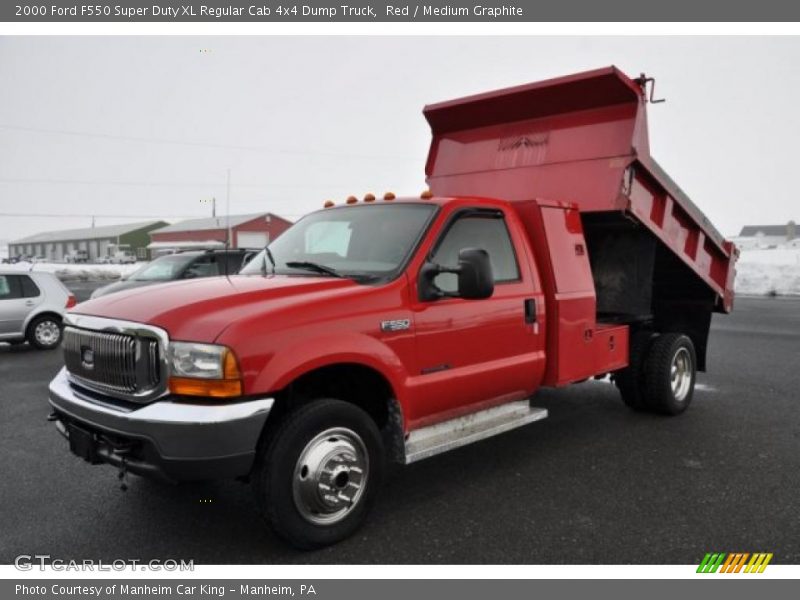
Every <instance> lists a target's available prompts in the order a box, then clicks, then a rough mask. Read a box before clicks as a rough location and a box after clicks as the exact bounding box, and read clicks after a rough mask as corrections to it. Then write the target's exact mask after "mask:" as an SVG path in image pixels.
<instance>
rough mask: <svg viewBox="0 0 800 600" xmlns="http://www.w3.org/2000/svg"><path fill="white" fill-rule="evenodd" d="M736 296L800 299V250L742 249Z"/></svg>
mask: <svg viewBox="0 0 800 600" xmlns="http://www.w3.org/2000/svg"><path fill="white" fill-rule="evenodd" d="M736 293H738V294H752V295H758V296H765V295H775V294H777V295H781V296H800V248H797V247H786V246H784V247H778V248H748V249H742V250H741V255H740V256H739V262H738V263H736Z"/></svg>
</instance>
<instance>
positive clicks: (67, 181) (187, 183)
mask: <svg viewBox="0 0 800 600" xmlns="http://www.w3.org/2000/svg"><path fill="white" fill-rule="evenodd" d="M0 183H44V184H54V185H108V186H135V187H138V186H143V187H149V186H152V187H205V188H208V187H220V188H221V187H224V186H225V185H226V184H225V182H224V181H146V180H139V181H136V180H100V179H58V178H39V177H0ZM231 187H234V188H286V189H295V188H340V189H344V188H349V187H351V186H349V185H347V184H338V183H331V184H329V183H319V184H304V183H231Z"/></svg>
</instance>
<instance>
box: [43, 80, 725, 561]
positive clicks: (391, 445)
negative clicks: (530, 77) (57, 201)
mask: <svg viewBox="0 0 800 600" xmlns="http://www.w3.org/2000/svg"><path fill="white" fill-rule="evenodd" d="M647 81H648V80H647V79H646V78H644V77H642V78H640V79H639V80H632V79H629V78H628V77H627V76H625V75H624V74H622V73H620V72H619V71H618V70H616V69H614V68H613V67H611V68H608V69H602V70H599V71H593V72H589V73H583V74H578V75H574V76H570V77H567V78H561V79H558V80H551V81H547V82H540V83H536V84H529V85H527V86H522V87H520V88H512V89H510V90H500V91H498V92H492V93H490V94H485V95H481V96H476V97H470V98H464V99H460V100H456V101H451V102H447V103H442V104H438V105H432V106H429V107H426V109H425V115H426V118H427V119H428V121H429V123H430V124H431V129H432V132H433V140H432V144H431V151H430V155H429V159H428V163H427V166H426V174H427V181H428V184H429V185H430V190H428V191H426V192H424V193H423V194H421V195H420V196H419V197H408V198H396V197H395V196H394V194H391V193H387V194H386V195H384V196H383V197H382V198H376V197H375V196H374V195H372V194H367V195H366V196H364V197H363V199H358V198H355V197H350V198H348V199H347V200H346V201H345V202H344V203H343V204H340V205H338V206H337V205H334V204H333V203H332V202H328V203H326V205H325V207H324V208H323V209H321V210H318V211H316V212H314V213H311V214H310V215H308V216H306V217H305V218H303V219H301V220H300V221H298V222H297V223H296V224H295V225H294V226H293V227H291V228H290V229H289V230H287V231H286V232H285V233H284V234H283V235H281V236H280V237H279V238H278V239H276V240H275V241H273V242H272V243H271V244H270V245H269V246H268V247H267V248H265V249H264V250H262V251H261V252H260V253H259V254H257V255H256V256H255V257H254V258H253V259H252V260H250V261H249V262H248V263H247V265H246V266H245V267H244V268H243V269H242V271H241V273H240V274H239V275H236V276H230V277H226V278H204V279H193V280H190V281H181V282H172V283H165V284H159V285H156V286H152V287H149V288H146V289H136V290H127V291H121V292H119V293H117V294H114V295H113V296H111V297H101V298H97V299H94V300H91V301H89V302H86V303H84V304H81V305H79V306H78V307H76V308H75V309H73V310H72V311H71V312H70V313H69V314H68V315H67V316H66V317H65V321H64V322H65V329H64V358H65V367H64V369H63V370H62V371H61V372H60V373H59V374H58V376H57V377H56V378H55V379H54V380H53V382H52V383H51V385H50V404H51V405H52V407H53V413H52V415H51V419H52V420H54V421H55V422H56V426H57V428H58V430H59V431H60V432H61V433H62V435H63V436H64V437H66V438H67V440H68V442H69V447H70V450H71V451H72V452H73V453H74V454H76V455H78V456H80V457H82V458H83V459H84V460H86V461H88V462H90V463H94V464H101V463H106V464H111V465H114V466H116V467H117V468H118V469H119V471H120V474H121V476H122V477H123V478H124V477H125V476H126V474H127V473H129V472H130V473H135V474H139V475H144V476H151V477H158V478H161V479H165V480H168V481H173V482H177V481H184V480H192V479H214V478H238V479H242V480H246V481H249V482H250V483H252V485H253V490H254V497H255V499H256V503H257V506H258V507H259V509H260V510H261V512H262V513H263V515H264V517H265V519H266V521H267V522H268V523H269V524H270V525H271V527H272V528H273V529H274V531H275V532H276V533H278V534H279V535H280V536H282V537H283V538H285V539H286V540H288V541H289V542H290V543H292V544H294V545H295V546H297V547H299V548H316V547H320V546H324V545H327V544H331V543H335V542H337V541H339V540H341V539H343V538H345V537H347V536H348V535H350V534H352V533H353V532H354V531H356V530H357V528H358V527H359V526H360V524H361V523H362V522H363V520H364V519H365V518H366V515H367V513H368V512H369V508H370V506H371V504H372V502H373V500H374V498H375V494H376V490H377V487H378V485H379V483H380V480H381V477H382V474H383V472H384V469H385V464H386V463H387V462H397V463H401V464H408V463H412V462H415V461H418V460H422V459H425V458H427V457H430V456H433V455H436V454H439V453H441V452H445V451H449V450H452V449H454V448H457V447H459V446H463V445H465V444H469V443H472V442H476V441H479V440H481V439H484V438H486V437H488V436H491V435H496V434H499V433H502V432H504V431H508V430H510V429H513V428H516V427H520V426H522V425H525V424H527V423H531V422H533V421H539V420H541V419H544V418H545V417H546V416H547V411H546V410H545V409H543V408H540V407H537V406H536V392H537V390H539V389H540V388H542V387H543V386H549V387H561V386H566V385H570V384H573V383H577V382H580V381H583V380H586V379H588V378H592V377H595V378H602V377H606V376H608V377H610V378H611V379H612V380H613V381H614V382H615V383H616V385H617V387H618V388H619V390H620V395H621V397H622V399H623V401H624V402H625V404H627V405H628V406H629V407H631V408H632V409H635V410H638V411H652V412H657V413H660V414H665V415H672V416H674V415H678V414H681V413H683V412H685V410H686V409H687V408H688V406H689V405H690V403H691V399H692V392H693V388H694V383H695V378H696V372H697V371H698V370H703V369H705V367H706V362H705V347H706V341H707V337H708V331H709V323H710V319H711V314H712V313H713V312H715V311H716V312H728V311H730V310H731V309H732V301H733V296H732V291H731V290H732V282H733V277H734V273H735V269H734V264H735V260H736V251H735V248H734V247H733V245H732V244H730V242H726V241H725V240H723V239H722V238H721V237H719V236H718V234H717V233H716V231H715V230H714V229H713V227H711V226H710V224H709V223H708V221H707V219H705V217H703V216H702V213H700V212H699V209H697V207H696V206H695V205H694V204H691V201H689V200H688V198H687V197H686V196H685V194H683V192H681V191H680V189H679V188H677V186H675V185H674V184H673V183H672V182H671V180H670V179H668V178H666V176H665V174H664V173H663V171H661V170H660V168H658V167H657V165H656V163H655V162H654V161H653V160H652V159H651V158H650V156H649V146H648V143H647V136H646V121H645V104H646V102H647V96H646V86H647ZM532 434H533V433H532Z"/></svg>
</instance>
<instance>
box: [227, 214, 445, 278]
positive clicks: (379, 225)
mask: <svg viewBox="0 0 800 600" xmlns="http://www.w3.org/2000/svg"><path fill="white" fill-rule="evenodd" d="M434 210H435V206H433V205H426V204H377V205H375V204H372V205H360V206H353V207H342V208H336V209H331V210H323V211H319V212H316V213H313V214H310V215H308V216H307V217H305V218H303V219H301V220H300V221H298V222H297V223H296V224H295V225H293V226H292V227H291V228H290V229H288V230H287V231H286V232H284V233H283V234H282V235H281V236H280V237H279V238H278V239H276V240H275V241H274V242H272V243H271V244H270V245H269V249H270V252H271V253H272V257H273V258H274V259H275V272H276V273H279V274H283V275H309V274H313V275H317V276H320V275H321V276H337V275H338V276H342V277H351V278H354V279H364V280H374V279H381V278H386V277H390V276H392V275H393V274H394V273H395V272H396V271H397V270H398V269H399V268H401V267H402V265H403V263H404V262H405V260H406V258H407V257H408V256H409V255H410V254H411V252H412V250H413V249H414V246H415V245H416V242H417V240H419V238H420V237H421V236H422V233H423V231H424V229H425V226H426V225H427V223H428V221H429V220H430V218H431V215H433V213H434ZM264 254H265V253H264V251H263V250H262V251H261V252H259V253H258V254H257V255H256V256H255V257H254V258H253V259H252V260H251V261H250V262H249V263H247V266H246V267H245V268H244V269H242V271H241V274H243V275H254V274H260V273H262V272H263V270H264V264H265V263H264V261H265V260H266V271H267V272H268V273H270V272H272V264H271V262H270V259H269V256H265V255H264ZM320 267H322V268H320Z"/></svg>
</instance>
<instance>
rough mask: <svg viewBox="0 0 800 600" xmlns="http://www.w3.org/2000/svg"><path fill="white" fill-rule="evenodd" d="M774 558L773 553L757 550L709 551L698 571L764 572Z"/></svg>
mask: <svg viewBox="0 0 800 600" xmlns="http://www.w3.org/2000/svg"><path fill="white" fill-rule="evenodd" d="M771 560H772V553H767V552H755V553H753V554H750V553H748V552H732V553H730V554H726V553H724V552H708V553H707V554H706V555H705V556H704V557H703V560H702V561H701V562H700V566H698V567H697V572H698V573H718V572H719V573H763V572H764V569H766V568H767V565H768V564H769V562H770V561H771Z"/></svg>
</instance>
